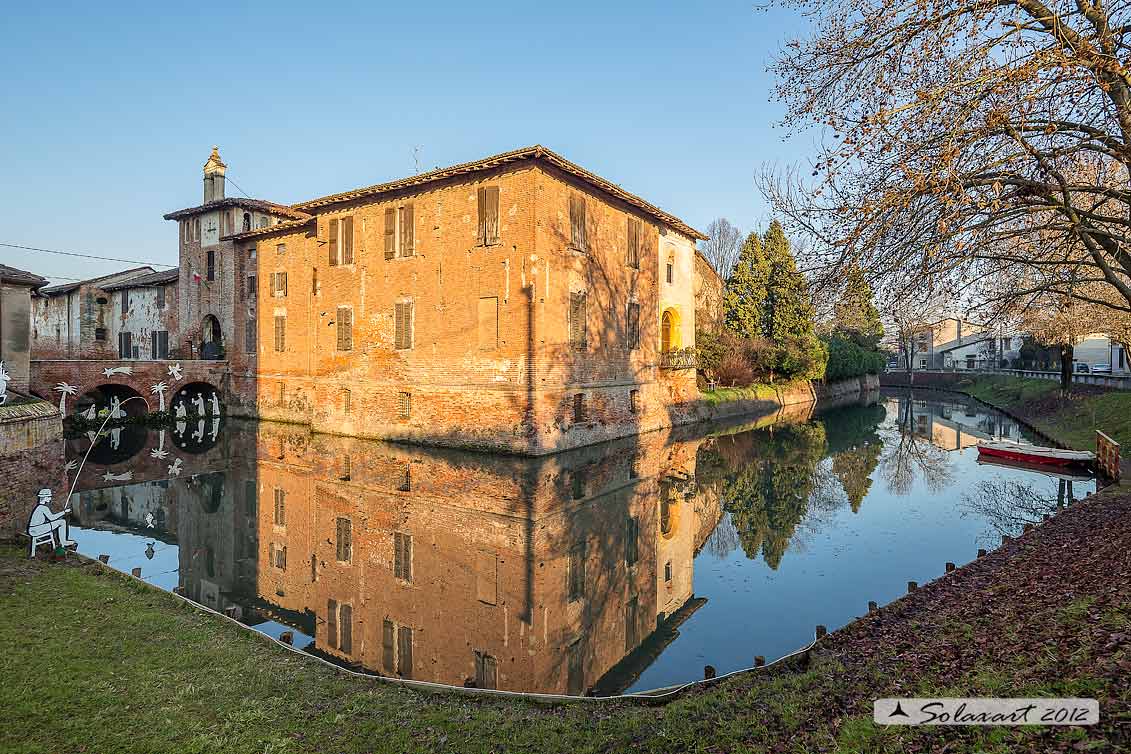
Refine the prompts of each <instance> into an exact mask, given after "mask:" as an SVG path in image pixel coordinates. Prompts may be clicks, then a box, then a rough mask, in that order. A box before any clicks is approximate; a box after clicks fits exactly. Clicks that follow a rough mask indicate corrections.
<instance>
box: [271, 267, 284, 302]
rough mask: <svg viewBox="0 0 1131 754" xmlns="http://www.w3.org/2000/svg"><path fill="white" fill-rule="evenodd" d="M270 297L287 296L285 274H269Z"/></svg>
mask: <svg viewBox="0 0 1131 754" xmlns="http://www.w3.org/2000/svg"><path fill="white" fill-rule="evenodd" d="M271 295H272V296H275V297H285V296H286V295H287V273H285V272H272V273H271Z"/></svg>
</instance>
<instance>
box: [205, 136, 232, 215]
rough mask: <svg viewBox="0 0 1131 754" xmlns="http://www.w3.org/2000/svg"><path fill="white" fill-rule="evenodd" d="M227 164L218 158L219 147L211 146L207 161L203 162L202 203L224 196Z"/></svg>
mask: <svg viewBox="0 0 1131 754" xmlns="http://www.w3.org/2000/svg"><path fill="white" fill-rule="evenodd" d="M227 169H228V166H227V165H225V164H224V162H223V161H222V160H221V159H220V151H219V147H212V154H210V155H208V162H206V163H204V203H205V204H208V203H209V202H215V201H218V200H220V199H223V198H224V172H225V171H226V170H227Z"/></svg>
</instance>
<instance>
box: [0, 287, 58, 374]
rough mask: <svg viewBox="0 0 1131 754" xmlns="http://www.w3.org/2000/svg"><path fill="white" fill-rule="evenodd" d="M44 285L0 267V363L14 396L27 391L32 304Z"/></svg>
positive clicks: (30, 348)
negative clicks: (14, 393)
mask: <svg viewBox="0 0 1131 754" xmlns="http://www.w3.org/2000/svg"><path fill="white" fill-rule="evenodd" d="M45 285H47V281H46V280H45V279H43V278H41V277H40V276H39V275H36V274H34V273H31V272H25V271H24V270H19V269H16V268H15V267H9V266H8V265H6V264H0V362H2V363H3V364H4V369H5V370H6V371H7V373H8V378H9V380H10V381H9V382H8V385H7V388H8V389H9V390H12V391H15V392H20V393H26V392H27V389H28V373H29V365H30V362H31V351H32V345H31V338H30V330H31V312H32V301H33V299H34V298H35V297H36V296H37V295H38V294H37V292H38V291H39V290H41V289H42V288H43V287H44V286H45Z"/></svg>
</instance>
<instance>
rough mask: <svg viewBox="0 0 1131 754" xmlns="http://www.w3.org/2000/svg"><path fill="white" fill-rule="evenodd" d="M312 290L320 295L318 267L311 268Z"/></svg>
mask: <svg viewBox="0 0 1131 754" xmlns="http://www.w3.org/2000/svg"><path fill="white" fill-rule="evenodd" d="M310 292H311V293H312V294H314V295H315V296H317V295H318V268H317V267H314V268H313V269H311V270H310Z"/></svg>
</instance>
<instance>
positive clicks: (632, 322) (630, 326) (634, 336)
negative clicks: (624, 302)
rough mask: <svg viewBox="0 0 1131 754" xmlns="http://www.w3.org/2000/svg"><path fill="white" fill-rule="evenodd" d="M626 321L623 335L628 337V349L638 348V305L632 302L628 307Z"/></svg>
mask: <svg viewBox="0 0 1131 754" xmlns="http://www.w3.org/2000/svg"><path fill="white" fill-rule="evenodd" d="M627 320H628V321H627V322H626V325H627V326H626V328H625V329H626V330H627V332H626V333H625V334H626V335H627V336H628V347H629V348H634V349H635V348H640V304H637V303H635V302H634V303H631V304H629V305H628V317H627Z"/></svg>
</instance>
